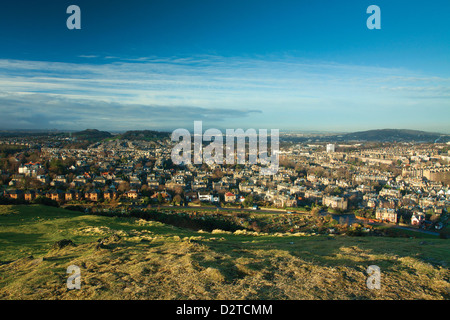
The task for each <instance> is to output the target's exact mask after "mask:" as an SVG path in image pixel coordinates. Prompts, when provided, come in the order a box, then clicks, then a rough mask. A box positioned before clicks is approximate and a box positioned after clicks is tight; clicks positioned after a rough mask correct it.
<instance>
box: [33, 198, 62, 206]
mask: <svg viewBox="0 0 450 320" xmlns="http://www.w3.org/2000/svg"><path fill="white" fill-rule="evenodd" d="M33 203H34V204H41V205H44V206H50V207H59V203H58V201H56V200H52V199H49V198H47V197H37V198H36V199H35V200H34V201H33Z"/></svg>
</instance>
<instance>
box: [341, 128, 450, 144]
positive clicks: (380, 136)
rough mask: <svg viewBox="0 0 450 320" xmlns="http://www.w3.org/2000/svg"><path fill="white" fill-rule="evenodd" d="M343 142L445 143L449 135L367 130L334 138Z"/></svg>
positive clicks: (397, 130) (409, 131) (401, 130)
mask: <svg viewBox="0 0 450 320" xmlns="http://www.w3.org/2000/svg"><path fill="white" fill-rule="evenodd" d="M334 137H335V138H337V140H341V139H342V140H343V141H351V140H356V141H378V142H394V141H396V142H413V141H414V142H435V141H437V140H438V141H439V142H446V141H448V140H449V135H442V134H440V133H434V132H425V131H418V130H407V129H381V130H368V131H359V132H353V133H347V134H344V135H339V136H334Z"/></svg>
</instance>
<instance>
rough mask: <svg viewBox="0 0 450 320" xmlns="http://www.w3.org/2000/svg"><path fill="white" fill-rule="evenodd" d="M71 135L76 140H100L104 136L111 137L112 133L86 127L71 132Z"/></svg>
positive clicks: (104, 137)
mask: <svg viewBox="0 0 450 320" xmlns="http://www.w3.org/2000/svg"><path fill="white" fill-rule="evenodd" d="M72 136H73V137H75V138H77V139H78V140H88V141H100V140H103V139H106V138H111V137H112V134H111V133H109V132H107V131H99V130H97V129H86V130H83V131H79V132H74V133H72Z"/></svg>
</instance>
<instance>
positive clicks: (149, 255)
mask: <svg viewBox="0 0 450 320" xmlns="http://www.w3.org/2000/svg"><path fill="white" fill-rule="evenodd" d="M62 239H70V240H72V241H73V243H75V244H76V246H67V247H64V248H54V244H55V242H57V241H59V240H62ZM100 239H103V245H102V246H99V245H98V244H99V242H98V240H100ZM449 249H450V245H449V242H448V240H445V239H437V238H433V239H409V238H389V237H348V236H334V237H331V236H324V235H307V234H301V233H298V234H296V235H287V234H279V233H278V234H257V233H251V234H249V232H247V234H246V233H245V232H240V231H238V232H235V233H231V232H223V231H220V230H215V231H213V232H201V231H200V232H194V231H191V230H187V229H180V228H176V227H173V226H169V225H165V224H162V223H159V222H154V221H144V220H138V219H133V218H125V217H124V218H119V217H103V216H94V215H85V214H81V213H79V212H73V211H68V210H64V209H60V208H53V207H44V206H0V299H449V297H450V285H449V279H450V271H449V263H450V250H449ZM69 265H77V266H79V267H80V270H81V289H79V290H68V289H67V287H66V281H67V278H68V276H69V275H68V274H67V273H66V270H67V267H68V266H69ZM370 265H377V266H379V267H380V269H381V289H379V290H377V289H372V290H370V289H368V288H367V285H366V280H367V277H368V274H367V273H366V270H367V267H368V266H370Z"/></svg>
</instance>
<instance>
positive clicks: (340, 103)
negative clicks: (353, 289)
mask: <svg viewBox="0 0 450 320" xmlns="http://www.w3.org/2000/svg"><path fill="white" fill-rule="evenodd" d="M80 57H84V58H86V62H85V63H62V62H48V61H22V60H0V112H2V120H1V121H0V125H1V126H2V127H7V126H14V125H15V124H17V127H20V126H27V125H28V126H31V125H34V126H41V127H42V126H46V127H61V128H62V127H66V128H86V127H98V128H108V126H109V127H110V128H111V129H114V128H127V129H129V128H162V127H164V126H165V127H168V128H169V127H170V128H173V127H177V126H182V125H185V124H186V123H187V122H192V121H193V120H204V121H206V122H208V123H209V124H211V125H225V124H224V122H225V123H227V124H230V125H231V124H232V125H235V126H242V125H245V124H248V126H250V127H251V126H252V125H253V126H256V125H260V126H266V127H270V126H271V127H274V128H275V127H278V128H279V127H293V126H298V127H299V129H301V128H308V129H310V128H311V127H313V126H314V125H319V126H334V127H335V128H337V127H339V126H338V125H337V122H341V123H342V127H345V126H348V125H349V124H352V123H353V124H354V125H355V126H356V127H357V126H359V127H364V121H365V120H366V121H367V120H368V119H367V117H369V118H370V119H369V120H372V121H374V124H375V123H376V124H379V125H382V124H384V123H386V124H388V123H389V121H391V120H392V119H388V120H383V112H385V110H391V114H393V115H395V116H398V115H400V114H401V113H402V112H404V110H405V108H408V110H410V113H409V114H408V115H407V116H406V120H408V118H409V120H410V123H416V122H418V119H420V118H421V119H422V122H423V123H424V125H426V126H433V125H437V126H441V127H445V126H448V125H446V124H444V123H443V122H442V119H446V120H447V122H448V120H449V118H450V114H449V107H450V103H449V99H448V97H449V93H450V78H443V77H435V76H433V75H425V74H420V73H417V72H413V71H410V70H404V69H393V68H381V67H372V66H355V65H344V64H336V63H329V62H317V61H301V60H299V59H295V58H289V57H288V58H286V57H285V58H283V59H263V58H238V57H235V58H225V57H218V56H199V57H187V58H183V57H182V58H180V57H175V58H161V57H142V58H136V59H116V58H114V57H111V59H109V58H106V57H105V58H104V59H103V61H104V63H98V62H97V64H94V63H89V61H90V58H98V57H97V56H90V55H85V56H80ZM418 98H420V99H418ZM418 100H421V101H422V102H421V103H419V102H417V101H418ZM424 100H425V101H426V102H423V101H424ZM424 104H426V108H427V111H428V112H429V115H428V117H424V116H423V110H422V109H421V108H423V107H424ZM377 110H380V111H379V112H378V113H377ZM433 112H436V113H441V116H440V117H435V116H433V114H432V113H433ZM414 114H416V115H415V116H414ZM384 115H385V114H384ZM36 119H40V120H36ZM320 119H321V120H320ZM406 120H405V116H403V119H402V121H403V122H404V121H406ZM314 121H315V123H314ZM383 121H384V122H383ZM402 121H400V122H402ZM433 121H434V122H433ZM433 123H434V124H433ZM88 124H89V125H88ZM307 126H309V127H307ZM444 129H445V128H444Z"/></svg>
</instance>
